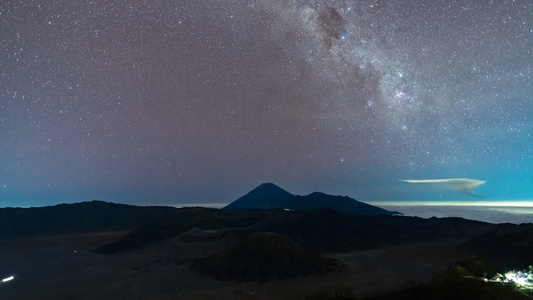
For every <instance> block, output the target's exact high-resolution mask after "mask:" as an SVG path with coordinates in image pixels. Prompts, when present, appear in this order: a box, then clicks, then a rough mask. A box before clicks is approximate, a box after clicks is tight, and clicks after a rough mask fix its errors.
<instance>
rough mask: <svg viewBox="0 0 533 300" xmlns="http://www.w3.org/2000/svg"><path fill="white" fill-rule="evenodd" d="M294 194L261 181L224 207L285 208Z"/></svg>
mask: <svg viewBox="0 0 533 300" xmlns="http://www.w3.org/2000/svg"><path fill="white" fill-rule="evenodd" d="M293 198H294V195H293V194H291V193H289V192H287V191H286V190H284V189H282V188H280V187H279V186H277V185H275V184H273V183H263V184H261V185H259V186H258V187H256V188H255V189H253V190H252V191H251V192H249V193H248V194H246V195H244V196H242V197H240V198H239V199H237V200H235V201H233V202H232V203H230V204H229V205H227V206H226V207H224V208H225V209H247V208H250V209H269V208H286V205H287V204H288V203H289V202H290V201H291V199H293Z"/></svg>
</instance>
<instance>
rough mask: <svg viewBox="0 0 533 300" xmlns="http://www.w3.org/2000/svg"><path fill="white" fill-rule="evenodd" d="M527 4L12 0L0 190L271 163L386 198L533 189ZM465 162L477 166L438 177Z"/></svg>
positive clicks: (96, 193)
mask: <svg viewBox="0 0 533 300" xmlns="http://www.w3.org/2000/svg"><path fill="white" fill-rule="evenodd" d="M532 10H533V3H532V2H531V1H529V0H517V1H513V2H510V3H506V2H502V1H496V2H494V3H493V2H475V1H473V2H472V1H471V3H469V4H468V5H465V4H464V3H459V2H453V3H450V2H449V1H445V0H431V1H423V2H421V1H415V0H404V1H392V2H391V1H383V0H378V1H374V2H372V3H370V2H367V1H352V0H343V1H330V2H327V3H326V2H324V1H319V0H310V1H299V0H288V1H283V2H271V1H247V0H234V1H227V2H212V1H189V0H185V1H172V0H171V1H159V2H155V3H153V2H150V3H144V2H136V3H129V1H119V0H110V1H106V2H105V3H101V4H97V3H94V2H92V1H86V0H81V1H75V2H73V1H69V0H58V1H53V2H51V3H49V4H48V5H40V4H39V3H37V2H27V3H26V2H21V3H18V2H16V1H8V2H6V3H5V4H4V5H3V6H2V8H1V11H0V23H2V27H1V28H0V66H1V72H0V83H1V85H0V166H1V168H0V206H11V207H13V206H46V205H53V204H59V203H73V202H81V201H90V199H102V200H104V201H109V202H116V203H128V204H133V205H157V204H159V203H173V204H175V205H183V204H187V203H199V204H202V203H203V204H206V203H226V202H227V203H229V202H231V201H233V200H235V199H237V198H238V197H240V196H242V195H244V194H245V193H246V192H247V191H249V190H250V189H251V187H254V186H257V185H258V184H259V183H261V182H277V183H280V184H282V185H283V188H284V189H285V188H286V189H287V190H288V191H291V193H295V194H309V193H311V192H314V191H321V192H324V193H327V194H333V195H348V196H349V197H351V198H354V199H357V200H359V201H362V202H365V203H369V202H372V201H385V202H387V201H388V202H393V201H397V202H394V203H392V204H391V205H394V204H399V203H407V202H406V201H409V202H410V203H411V204H414V203H418V202H420V201H431V202H435V203H448V202H450V201H459V204H460V205H459V204H458V205H457V206H458V207H466V205H462V204H466V203H470V202H475V201H477V200H482V201H489V202H490V201H496V202H498V201H499V202H502V203H501V204H502V205H504V206H509V207H511V206H512V205H513V204H512V202H516V201H519V200H521V199H531V200H533V188H531V186H532V184H533V106H532V105H531V103H533V84H532V82H533V80H532V74H533V67H532V63H533V60H531V41H532V40H533V38H532V33H533V23H532V20H531V15H530V12H531V11H532ZM450 32H453V33H454V34H453V35H450V34H449V33H450ZM457 178H459V179H464V178H467V179H472V180H477V181H471V182H470V184H463V185H462V186H461V185H455V186H453V185H451V186H450V185H448V186H446V185H445V184H444V183H445V182H443V181H438V180H437V181H435V180H436V179H439V180H442V179H457ZM402 180H408V182H402ZM413 180H414V181H413ZM409 181H410V182H409ZM481 181H485V183H484V184H480V182H481ZM441 183H442V184H441ZM448 183H450V182H449V181H448ZM476 185H477V186H476ZM528 201H530V200H528ZM505 202H508V203H507V204H505ZM412 206H414V205H412Z"/></svg>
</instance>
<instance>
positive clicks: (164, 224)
mask: <svg viewBox="0 0 533 300" xmlns="http://www.w3.org/2000/svg"><path fill="white" fill-rule="evenodd" d="M79 205H80V204H74V205H67V206H60V209H61V213H62V214H68V213H69V208H73V209H74V211H75V212H76V214H75V216H76V219H77V222H75V221H72V220H73V217H72V215H70V217H68V218H66V219H67V220H71V221H69V222H64V221H62V220H61V216H60V215H58V214H57V213H56V212H54V209H53V207H52V208H49V209H48V210H47V212H48V213H50V214H51V215H52V216H54V219H53V220H49V222H51V223H53V222H56V223H59V224H62V226H59V225H54V226H57V228H59V229H57V232H54V231H53V230H52V229H50V228H54V227H53V226H51V225H49V226H44V227H42V230H41V231H40V229H39V228H40V227H39V226H35V225H31V218H29V217H24V216H23V214H24V212H25V211H18V212H17V213H18V214H19V218H20V219H21V220H26V221H25V222H28V226H29V227H30V228H32V230H31V233H28V231H27V230H22V231H20V233H19V235H18V236H17V235H16V234H14V233H10V234H9V235H7V236H4V237H2V241H1V243H0V268H1V269H0V275H1V276H3V277H2V278H7V277H9V276H14V280H12V281H9V282H4V283H0V295H1V297H2V299H356V298H357V299H364V298H368V299H428V298H427V297H430V296H431V295H433V294H432V293H436V291H437V292H438V291H439V289H452V290H454V289H456V288H451V286H455V287H457V286H458V287H459V289H460V290H461V291H463V290H464V291H465V292H464V293H463V294H461V295H451V294H448V295H449V297H453V298H454V299H467V298H468V299H471V298H472V297H474V298H476V297H478V298H479V297H484V298H487V299H498V298H490V297H485V296H480V295H482V293H483V292H485V290H487V289H490V288H492V287H494V288H495V289H496V291H490V293H489V295H496V296H497V297H500V298H501V299H505V298H506V297H512V298H516V299H519V298H517V296H516V295H515V294H513V291H509V293H508V292H507V291H503V292H502V291H500V285H491V286H490V288H489V287H488V286H487V285H486V286H483V285H478V283H477V282H475V283H469V282H466V283H464V282H463V281H462V278H463V277H464V275H475V276H483V275H484V274H481V275H480V274H477V273H483V272H486V271H485V270H484V269H483V268H485V267H483V268H479V267H478V265H476V264H470V265H476V268H473V269H475V270H476V271H475V272H474V271H472V272H474V273H476V272H477V273H476V274H474V273H465V272H463V273H460V274H459V275H457V276H456V275H453V276H451V277H450V276H448V277H446V276H444V277H443V276H440V277H438V276H437V277H436V276H435V274H440V273H441V272H447V271H446V270H448V273H450V272H449V270H450V267H449V266H450V265H451V264H452V263H455V262H457V261H461V260H464V259H465V258H467V257H471V256H479V257H481V258H482V259H483V260H484V261H486V262H488V264H490V265H491V266H490V272H492V271H493V270H496V271H500V270H502V268H503V267H505V268H516V269H520V268H524V267H527V265H528V264H532V263H531V259H530V257H531V256H530V253H531V251H530V250H531V248H530V247H531V240H532V233H533V230H532V228H533V225H531V224H523V225H510V224H501V225H495V224H489V223H483V222H477V221H471V220H465V219H460V218H443V219H438V218H431V219H421V218H414V217H402V216H393V215H378V216H366V215H354V214H351V213H347V212H341V211H338V210H333V209H329V208H315V209H305V210H286V209H269V210H265V209H263V210H259V209H237V210H232V209H208V208H184V209H164V208H156V209H152V208H140V209H144V211H143V212H144V213H145V214H146V216H145V218H144V219H143V218H142V217H139V210H138V209H137V208H132V207H130V206H120V205H119V206H116V207H115V204H111V203H102V202H90V203H85V204H83V207H84V210H86V211H87V212H90V213H88V214H84V213H83V212H82V211H80V209H79V207H80V206H79ZM98 210H103V212H107V214H106V213H99V212H98ZM4 212H5V211H0V215H1V214H2V213H4ZM28 212H29V213H30V214H34V213H35V212H34V211H31V210H29V211H28ZM130 213H131V215H130ZM103 215H107V216H108V218H106V219H105V220H107V221H106V222H107V223H106V224H107V225H105V227H102V226H103V225H102V224H101V223H99V222H98V220H101V219H98V218H100V217H101V216H103ZM117 215H120V218H118V217H115V218H113V217H109V216H117ZM95 216H100V217H95ZM130 216H133V217H130ZM114 219H115V220H120V222H117V221H113V220H114ZM38 220H39V222H45V221H46V219H45V218H44V217H42V216H41V217H40V218H38ZM143 220H144V222H143ZM45 223H46V222H45ZM79 224H83V226H82V227H81V229H80V225H79ZM21 226H24V224H22V225H21ZM132 227H134V228H135V229H133V230H132ZM4 232H7V231H6V229H4ZM10 232H15V233H16V231H15V230H11V231H10ZM506 252H508V253H511V254H512V257H509V258H508V259H506V257H505V253H506ZM487 269H489V267H487ZM451 270H452V271H453V270H455V269H451ZM461 270H462V269H461ZM480 270H481V271H480ZM454 272H455V271H453V272H451V274H455V273H454ZM462 276H463V277H462ZM435 278H448V279H452V280H451V281H448V280H444V281H443V280H436V279H435ZM458 280H459V281H458ZM420 282H423V284H421V283H420ZM476 289H478V290H479V289H481V292H476ZM387 292H392V294H387ZM480 293H481V294H480ZM440 294H443V293H442V292H440ZM388 295H389V296H388ZM417 295H418V296H417ZM520 295H522V294H520ZM335 296H339V297H335ZM340 296H345V298H342V297H340ZM426 296H427V297H426ZM380 297H381V298H380ZM416 297H419V298H416ZM432 297H433V296H431V297H430V298H432ZM462 297H463V298H462ZM502 297H503V298H502ZM520 297H522V296H520ZM443 299H444V298H443Z"/></svg>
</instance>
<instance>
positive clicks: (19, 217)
mask: <svg viewBox="0 0 533 300" xmlns="http://www.w3.org/2000/svg"><path fill="white" fill-rule="evenodd" d="M175 211H177V209H176V208H173V207H163V206H135V205H126V204H116V203H110V202H104V201H98V200H94V201H90V202H81V203H74V204H59V205H55V206H45V207H30V208H13V207H6V208H0V239H10V238H21V237H35V236H46V235H59V234H71V233H84V232H85V233H86V232H98V231H113V230H132V229H134V228H136V227H139V226H141V225H144V224H146V223H149V222H151V221H154V220H157V219H159V218H163V217H166V216H168V215H170V214H172V213H174V212H175Z"/></svg>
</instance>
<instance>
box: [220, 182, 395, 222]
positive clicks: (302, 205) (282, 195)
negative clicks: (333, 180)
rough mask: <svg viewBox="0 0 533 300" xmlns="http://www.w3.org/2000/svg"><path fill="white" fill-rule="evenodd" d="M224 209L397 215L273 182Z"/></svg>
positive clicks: (349, 199) (392, 212) (377, 208)
mask: <svg viewBox="0 0 533 300" xmlns="http://www.w3.org/2000/svg"><path fill="white" fill-rule="evenodd" d="M224 208H225V209H274V208H283V209H292V210H297V209H313V208H331V209H334V210H337V211H342V212H347V213H350V214H354V215H368V216H376V215H398V214H400V213H398V212H395V211H388V210H385V209H383V208H380V207H377V206H373V205H370V204H366V203H363V202H360V201H357V200H355V199H353V198H350V197H348V196H333V195H328V194H324V193H319V192H315V193H312V194H309V195H307V196H295V195H293V194H291V193H289V192H287V191H285V190H284V189H282V188H280V187H278V186H277V185H275V184H273V183H263V184H261V185H260V186H258V187H256V188H255V189H253V190H252V191H251V192H249V193H248V194H246V195H244V196H242V197H241V198H239V199H237V200H235V201H234V202H232V203H230V204H229V205H227V206H226V207H224Z"/></svg>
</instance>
